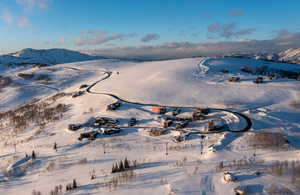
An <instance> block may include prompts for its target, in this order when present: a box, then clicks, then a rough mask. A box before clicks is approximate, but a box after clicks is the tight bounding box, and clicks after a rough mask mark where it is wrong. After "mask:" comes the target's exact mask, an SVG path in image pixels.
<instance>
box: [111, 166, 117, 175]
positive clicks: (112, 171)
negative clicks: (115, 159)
mask: <svg viewBox="0 0 300 195" xmlns="http://www.w3.org/2000/svg"><path fill="white" fill-rule="evenodd" d="M115 172H116V166H115V164H113V166H112V168H111V173H115Z"/></svg>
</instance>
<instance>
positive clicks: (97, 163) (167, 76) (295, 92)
mask: <svg viewBox="0 0 300 195" xmlns="http://www.w3.org/2000/svg"><path fill="white" fill-rule="evenodd" d="M244 66H247V67H251V68H253V69H255V68H258V67H261V66H268V67H270V68H274V69H281V70H287V71H291V70H292V71H296V72H297V71H298V72H300V66H299V65H292V64H280V63H273V62H265V61H257V60H250V59H234V58H189V59H179V60H168V61H154V62H130V61H119V60H108V59H103V60H94V61H85V62H78V63H70V64H59V65H53V66H48V67H42V68H37V67H35V68H24V67H22V68H14V69H4V70H1V69H0V70H1V71H2V74H1V75H5V76H8V77H10V78H11V79H12V83H11V84H10V85H9V86H7V87H4V88H1V89H0V90H1V93H0V101H1V104H0V106H1V107H0V110H1V111H3V112H4V111H8V110H11V109H15V108H17V107H18V106H20V105H22V104H24V103H25V102H29V101H31V100H32V99H33V98H36V99H37V98H38V99H40V100H39V101H40V102H43V101H47V100H46V99H47V98H48V97H50V96H53V95H55V94H57V93H59V92H65V93H72V92H75V91H78V90H79V87H80V86H81V85H82V84H87V85H91V84H93V83H95V82H97V81H99V82H98V83H97V84H95V85H94V86H93V88H91V91H92V92H95V94H92V93H87V92H85V93H84V94H83V95H82V96H79V97H76V98H72V97H71V96H68V95H66V96H63V97H61V98H58V99H57V100H55V101H54V102H52V103H53V105H55V104H58V103H61V104H66V105H68V109H67V111H66V112H64V113H63V115H62V118H60V119H59V120H55V122H50V123H48V124H46V125H45V126H42V128H40V127H38V125H36V126H30V127H29V128H24V129H22V130H20V131H19V132H18V133H13V131H12V129H10V127H7V126H6V125H5V124H2V125H1V126H0V127H1V132H0V133H1V139H0V145H1V147H0V166H1V171H0V194H31V193H32V191H33V190H36V191H40V192H42V194H49V193H50V191H51V190H54V188H55V186H59V185H62V186H63V190H62V191H63V193H62V194H64V193H65V186H66V185H67V184H68V183H70V182H72V180H73V179H76V181H77V184H78V186H79V187H78V188H76V189H74V190H72V191H68V192H66V194H129V193H130V194H140V195H141V194H201V195H208V194H220V195H226V194H234V192H233V189H234V188H235V187H237V186H241V185H243V186H248V191H249V192H250V191H251V193H252V194H267V189H268V188H269V186H270V185H271V184H274V185H276V186H279V184H280V185H282V186H284V187H286V188H289V189H290V190H291V191H293V192H294V193H295V194H298V193H299V191H300V190H299V186H298V187H297V186H296V184H297V182H291V178H290V177H289V176H287V175H285V174H279V176H278V175H276V176H275V175H274V174H271V173H273V172H271V171H268V170H267V168H268V167H271V166H272V165H273V164H274V163H275V162H276V161H285V160H288V161H293V160H298V159H299V147H300V145H299V144H298V143H299V141H300V139H299V138H300V137H299V136H300V134H299V131H300V121H299V118H300V82H299V81H297V80H292V79H287V78H277V79H272V80H271V79H269V78H268V77H264V82H263V83H261V84H255V83H253V81H254V80H255V79H256V77H257V76H258V75H253V74H249V73H245V72H242V71H241V68H242V67H244ZM224 69H226V70H228V71H229V73H223V72H221V70H224ZM19 73H25V74H29V75H34V76H32V78H26V79H24V78H22V77H20V75H19ZM108 73H109V74H110V77H107V74H108ZM40 75H42V76H44V77H42V79H38V78H39V76H40ZM45 75H47V76H46V77H45ZM232 76H238V77H240V81H239V82H228V79H229V78H230V77H232ZM100 80H101V81H100ZM83 90H84V89H83ZM96 93H111V94H114V95H117V96H119V97H121V98H123V99H126V100H130V101H132V102H140V103H146V104H160V105H170V106H178V107H185V106H187V107H188V106H191V107H202V108H206V107H209V108H222V109H229V110H232V111H237V112H240V113H242V114H245V115H246V116H248V117H249V118H250V119H251V121H252V123H253V125H252V128H251V130H250V131H248V132H241V133H231V132H228V131H225V132H223V133H216V134H208V135H205V136H204V137H202V136H200V135H197V134H195V135H191V136H189V138H188V139H187V140H186V141H183V142H180V143H175V142H173V141H172V133H168V134H166V135H161V136H157V137H152V136H150V135H149V132H148V129H146V128H126V129H123V130H122V131H121V133H119V134H115V135H105V136H104V135H101V136H98V138H97V139H95V140H83V141H79V140H78V139H77V138H78V137H79V135H80V133H82V132H84V131H89V130H91V129H89V128H81V129H80V130H78V131H74V132H73V131H69V130H68V124H74V123H76V124H78V123H85V122H87V121H88V120H90V119H91V118H93V117H96V116H106V117H112V118H117V119H119V121H120V124H121V125H122V126H124V125H125V124H127V121H128V119H129V118H130V117H135V118H137V119H138V125H139V126H158V125H160V124H159V123H158V122H157V121H156V120H155V118H156V117H157V114H155V113H153V112H151V106H146V105H144V106H143V105H135V104H130V103H124V104H123V105H122V106H121V107H120V109H118V110H116V111H106V106H107V105H108V104H111V103H113V102H115V101H116V100H115V99H114V98H112V97H111V96H107V95H101V94H96ZM186 113H187V114H188V111H187V112H186ZM182 114H185V113H182ZM223 115H224V117H223V119H224V120H225V121H229V122H237V123H242V120H240V119H238V118H235V117H236V116H234V115H231V114H230V113H225V112H224V113H223V112H222V113H219V115H218V116H221V117H222V116H223ZM211 117H214V116H213V115H212V116H211ZM1 122H2V123H5V121H1ZM229 125H230V124H229ZM241 125H244V124H243V123H242V124H241ZM237 126H239V124H237ZM262 131H263V132H268V133H270V134H271V133H278V135H280V136H281V137H280V136H279V137H280V138H282V137H284V138H283V139H286V143H285V144H283V145H280V144H278V145H275V146H273V145H272V147H265V148H258V147H256V146H253V143H252V142H253V140H254V141H255V139H256V138H257V137H255V135H256V133H257V132H262ZM266 137H271V136H270V135H267V136H266ZM263 139H264V140H265V137H264V138H263ZM275 139H277V137H275ZM264 140H263V141H264ZM260 141H261V140H258V142H260ZM54 143H57V150H54V149H53V146H54ZM258 145H259V143H258ZM166 149H167V150H166ZM33 150H34V151H35V152H36V155H37V158H36V159H35V160H31V159H30V158H29V159H28V157H27V158H26V157H25V155H26V154H28V155H29V156H30V155H31V152H32V151H33ZM125 158H127V159H129V160H130V161H134V160H136V161H137V164H138V165H137V166H136V167H134V168H133V169H132V170H133V171H131V172H130V173H129V171H127V172H126V173H127V175H125V174H123V175H122V174H121V173H120V174H119V173H111V170H112V166H113V164H114V163H116V162H119V161H120V160H124V159H125ZM296 164H297V163H296ZM224 171H230V172H231V173H232V174H234V175H235V177H236V181H235V182H225V181H224V180H223V179H222V177H223V173H224ZM257 171H259V174H257ZM93 174H94V175H95V178H94V179H91V175H93ZM298 177H299V176H298ZM298 177H297V179H299V178H298ZM297 179H296V180H297ZM116 181H117V182H116Z"/></svg>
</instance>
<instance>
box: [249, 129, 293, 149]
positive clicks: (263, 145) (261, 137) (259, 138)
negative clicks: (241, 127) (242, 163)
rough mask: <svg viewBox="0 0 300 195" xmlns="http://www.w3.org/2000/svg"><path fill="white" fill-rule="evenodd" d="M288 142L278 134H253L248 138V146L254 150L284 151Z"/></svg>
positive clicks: (282, 135)
mask: <svg viewBox="0 0 300 195" xmlns="http://www.w3.org/2000/svg"><path fill="white" fill-rule="evenodd" d="M288 143H289V142H288V140H287V139H286V138H285V137H284V134H282V133H279V132H255V133H253V135H250V136H249V137H248V145H249V146H250V147H253V148H255V149H272V150H274V149H277V150H279V149H286V148H287V147H288Z"/></svg>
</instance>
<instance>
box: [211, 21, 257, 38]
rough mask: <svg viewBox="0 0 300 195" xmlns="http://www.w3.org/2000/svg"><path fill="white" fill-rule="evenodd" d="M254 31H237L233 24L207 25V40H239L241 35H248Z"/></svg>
mask: <svg viewBox="0 0 300 195" xmlns="http://www.w3.org/2000/svg"><path fill="white" fill-rule="evenodd" d="M254 31H255V28H245V29H238V28H237V25H236V23H235V22H231V23H227V24H220V23H213V24H210V25H208V27H207V32H208V38H210V39H212V38H225V39H231V38H239V37H241V36H243V35H249V34H251V33H253V32H254Z"/></svg>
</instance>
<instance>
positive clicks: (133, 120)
mask: <svg viewBox="0 0 300 195" xmlns="http://www.w3.org/2000/svg"><path fill="white" fill-rule="evenodd" d="M136 123H137V120H136V118H134V117H132V118H130V119H129V121H128V126H129V127H132V126H134V125H135V124H136Z"/></svg>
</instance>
